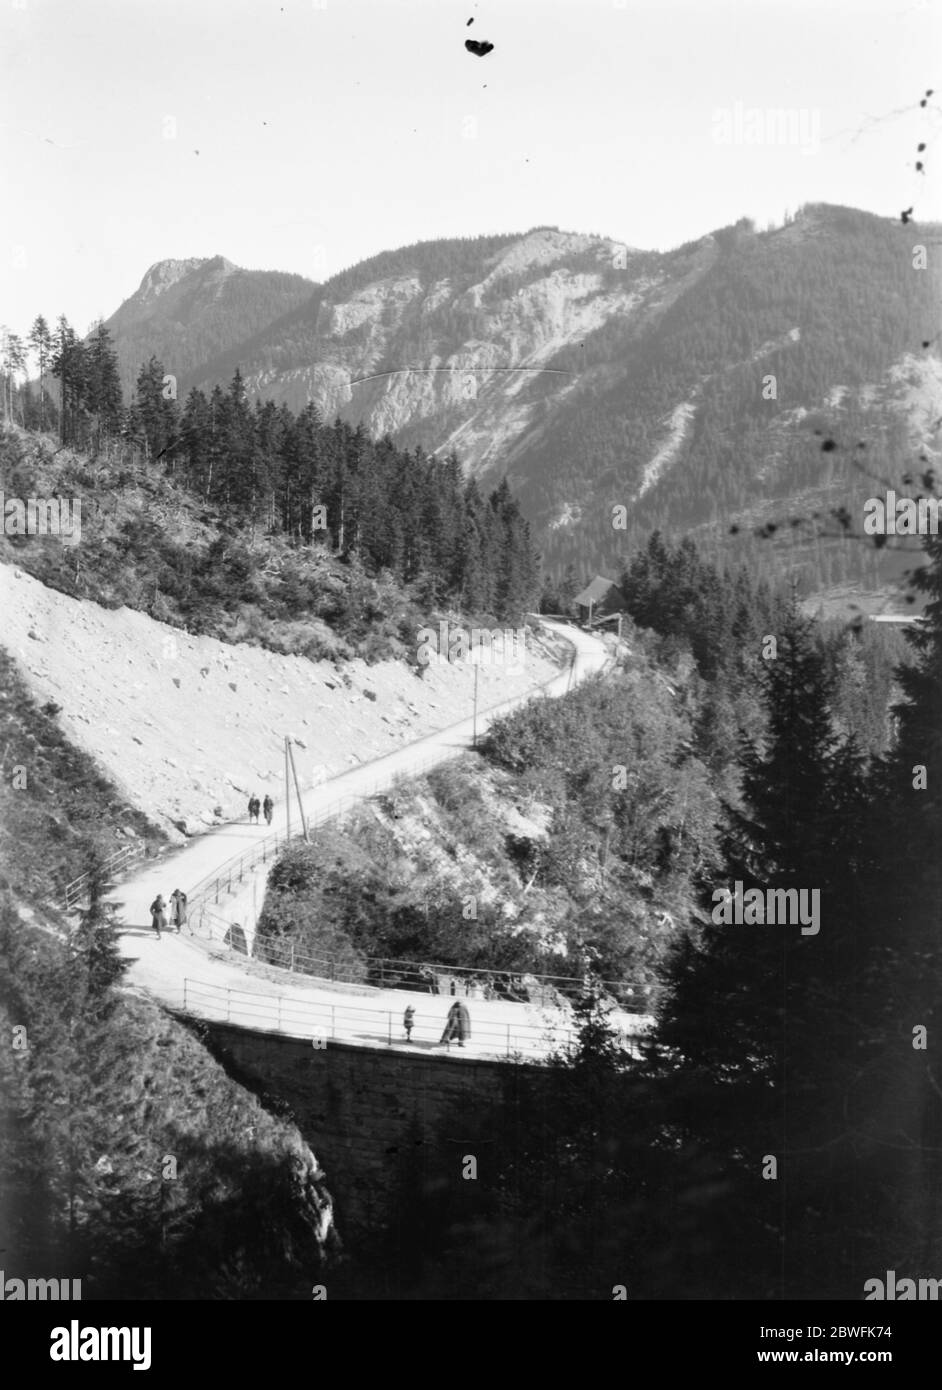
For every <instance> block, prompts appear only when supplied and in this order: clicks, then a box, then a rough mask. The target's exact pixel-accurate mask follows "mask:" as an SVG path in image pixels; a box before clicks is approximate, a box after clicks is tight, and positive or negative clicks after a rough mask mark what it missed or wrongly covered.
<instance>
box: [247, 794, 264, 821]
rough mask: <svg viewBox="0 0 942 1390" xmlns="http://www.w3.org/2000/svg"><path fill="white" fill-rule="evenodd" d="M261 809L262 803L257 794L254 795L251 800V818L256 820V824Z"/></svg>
mask: <svg viewBox="0 0 942 1390" xmlns="http://www.w3.org/2000/svg"><path fill="white" fill-rule="evenodd" d="M261 809H262V803H261V802H260V801H259V799H258V797H257V796H253V797H252V800H251V801H250V802H249V820H250V821H251V820H254V821H255V824H256V825H258V813H259V811H261Z"/></svg>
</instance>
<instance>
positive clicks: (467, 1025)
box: [441, 999, 471, 1047]
mask: <svg viewBox="0 0 942 1390" xmlns="http://www.w3.org/2000/svg"><path fill="white" fill-rule="evenodd" d="M470 1036H471V1015H470V1014H469V1013H468V1006H467V1004H462V1003H460V1002H459V1001H458V1000H457V999H456V1000H455V1002H454V1003H453V1004H452V1006H451V1008H450V1009H449V1010H448V1018H447V1019H446V1020H445V1031H444V1032H443V1033H442V1036H441V1041H442V1042H443V1043H446V1044H448V1045H450V1044H451V1040H452V1038H457V1039H458V1046H459V1047H464V1040H465V1038H470Z"/></svg>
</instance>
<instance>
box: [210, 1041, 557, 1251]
mask: <svg viewBox="0 0 942 1390" xmlns="http://www.w3.org/2000/svg"><path fill="white" fill-rule="evenodd" d="M204 1026H205V1028H206V1029H207V1035H206V1041H207V1043H208V1044H209V1046H210V1047H211V1049H212V1051H213V1052H214V1054H215V1055H216V1057H217V1058H218V1060H219V1061H220V1062H221V1063H222V1065H223V1066H225V1067H226V1069H227V1071H228V1072H229V1073H230V1075H231V1076H232V1077H233V1078H234V1079H235V1080H237V1081H239V1082H241V1084H242V1085H244V1086H246V1087H247V1088H248V1089H250V1090H252V1091H253V1092H254V1093H255V1094H256V1095H258V1096H259V1098H260V1099H261V1100H262V1101H263V1103H264V1104H265V1105H266V1106H267V1107H268V1108H275V1109H277V1110H279V1111H280V1112H281V1113H284V1109H285V1107H287V1108H288V1109H289V1110H290V1112H291V1115H292V1117H293V1119H294V1122H295V1123H296V1124H297V1126H298V1128H299V1129H300V1131H301V1133H302V1134H303V1136H304V1138H305V1141H306V1142H307V1143H309V1144H310V1146H311V1148H312V1149H313V1151H314V1153H315V1154H316V1155H317V1157H318V1159H319V1161H320V1163H321V1166H322V1168H323V1169H324V1171H325V1173H326V1175H327V1178H326V1183H327V1187H328V1190H329V1191H330V1193H331V1194H332V1196H333V1199H334V1206H335V1216H336V1221H337V1228H338V1230H339V1232H340V1234H341V1236H347V1237H352V1238H354V1239H355V1238H356V1234H357V1232H366V1231H373V1232H375V1231H376V1230H377V1229H378V1227H380V1226H387V1225H395V1223H396V1221H397V1220H398V1218H399V1215H400V1207H401V1202H402V1195H403V1193H404V1191H407V1190H408V1189H409V1188H410V1187H412V1188H415V1187H417V1186H418V1187H421V1188H423V1189H424V1190H425V1191H426V1192H432V1191H434V1190H435V1189H436V1188H439V1189H440V1188H441V1187H442V1185H443V1184H452V1183H458V1184H461V1183H463V1182H465V1181H466V1179H464V1178H463V1177H462V1168H463V1166H464V1157H465V1155H468V1154H473V1155H474V1156H475V1158H476V1159H477V1163H478V1169H479V1172H480V1177H481V1179H482V1180H484V1181H486V1174H487V1167H488V1165H489V1164H490V1163H492V1162H493V1161H494V1160H495V1159H497V1158H498V1157H499V1152H498V1148H497V1146H499V1145H500V1144H502V1143H508V1144H514V1143H516V1141H517V1139H518V1137H519V1136H518V1135H516V1134H515V1133H507V1132H505V1133H503V1134H499V1133H495V1132H494V1128H493V1119H494V1110H495V1107H497V1106H501V1107H502V1111H501V1113H502V1114H503V1116H504V1117H505V1120H504V1123H505V1125H506V1124H509V1125H510V1126H511V1128H513V1124H514V1118H513V1117H514V1116H515V1115H516V1114H517V1113H518V1112H519V1111H520V1110H521V1108H522V1109H523V1111H526V1110H527V1109H528V1108H529V1105H530V1104H532V1103H533V1101H534V1099H535V1098H540V1097H546V1098H547V1099H548V1094H549V1091H548V1086H549V1084H550V1083H551V1080H552V1078H551V1074H550V1073H549V1072H548V1071H547V1069H546V1068H543V1067H539V1066H535V1065H533V1064H528V1063H519V1064H518V1063H514V1062H506V1061H498V1060H492V1059H485V1060H479V1059H477V1058H472V1057H462V1056H460V1055H456V1054H455V1053H454V1052H453V1053H452V1054H451V1055H448V1056H443V1055H442V1054H441V1053H436V1054H435V1055H434V1056H432V1055H429V1056H423V1055H422V1054H421V1053H416V1052H414V1051H406V1050H405V1049H397V1048H396V1047H395V1046H393V1047H387V1048H376V1047H360V1046H358V1045H355V1044H350V1043H334V1042H328V1043H327V1045H326V1046H325V1047H312V1045H311V1043H310V1042H307V1043H305V1042H304V1041H302V1040H301V1039H298V1038H287V1037H285V1036H284V1035H283V1034H280V1033H265V1032H256V1031H254V1030H252V1029H247V1028H240V1027H237V1026H235V1025H233V1024H228V1023H207V1024H205V1025H204ZM524 1102H525V1103H524Z"/></svg>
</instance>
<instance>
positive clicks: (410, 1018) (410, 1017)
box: [402, 1004, 415, 1042]
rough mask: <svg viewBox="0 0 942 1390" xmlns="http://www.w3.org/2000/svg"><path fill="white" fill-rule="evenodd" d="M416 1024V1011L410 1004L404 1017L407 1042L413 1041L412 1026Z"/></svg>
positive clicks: (403, 1023)
mask: <svg viewBox="0 0 942 1390" xmlns="http://www.w3.org/2000/svg"><path fill="white" fill-rule="evenodd" d="M414 1022H415V1009H413V1007H412V1005H411V1004H410V1005H409V1006H408V1007H407V1009H406V1011H405V1013H404V1014H403V1015H402V1026H403V1028H404V1029H405V1030H406V1042H411V1041H412V1025H413V1024H414Z"/></svg>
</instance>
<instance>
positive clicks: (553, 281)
mask: <svg viewBox="0 0 942 1390" xmlns="http://www.w3.org/2000/svg"><path fill="white" fill-rule="evenodd" d="M420 259H421V258H420ZM660 259H661V258H659V257H656V256H655V257H652V256H650V255H645V254H643V253H639V252H631V251H628V249H627V248H625V247H623V246H621V245H620V244H619V243H617V242H614V241H611V240H609V239H606V238H602V237H594V236H583V235H577V234H573V233H566V232H559V231H555V230H552V229H546V228H544V229H540V230H537V231H533V232H530V233H528V234H527V235H525V236H523V237H521V238H519V239H518V240H515V241H513V242H512V243H511V245H510V246H509V247H508V248H507V249H506V250H504V251H500V252H498V253H496V254H494V255H491V256H488V257H486V258H485V259H484V260H483V261H482V263H481V265H480V266H479V267H478V268H477V270H476V273H472V274H470V275H469V274H464V275H455V276H440V277H435V278H428V277H426V276H424V275H423V274H422V273H421V271H420V270H417V272H416V273H414V274H399V275H392V276H388V277H386V278H383V279H378V280H372V281H370V282H369V283H367V284H364V285H362V286H361V287H359V288H356V289H355V290H354V291H353V292H352V293H350V294H349V295H348V297H346V298H344V299H343V300H341V301H339V302H335V301H334V300H333V299H332V298H331V297H330V291H331V285H330V284H328V285H327V286H325V287H324V292H323V295H322V296H321V297H319V298H318V302H317V308H316V312H315V313H314V314H313V316H312V321H311V322H310V323H309V325H308V326H307V330H308V331H307V333H306V335H305V339H304V342H303V344H302V343H297V344H292V346H291V348H290V349H289V350H287V351H285V350H284V348H282V349H279V348H278V346H277V345H276V344H275V343H271V344H268V345H265V346H263V347H262V348H261V350H260V353H259V356H260V357H261V358H264V357H265V356H266V355H267V356H268V357H269V358H270V360H271V365H270V366H262V365H260V364H259V363H256V364H254V365H253V364H252V363H251V362H250V363H249V365H248V366H246V365H245V364H243V371H244V372H245V375H246V385H247V387H248V389H249V391H250V392H251V393H253V394H257V395H259V396H263V397H266V398H271V399H274V400H277V401H284V402H285V403H287V404H288V405H289V406H290V407H291V408H292V409H294V410H297V409H300V408H301V407H303V405H305V404H306V403H307V401H308V400H313V401H314V402H315V403H316V404H317V406H318V408H319V409H320V410H321V412H322V414H323V415H324V416H325V418H327V419H332V418H334V417H335V416H337V415H340V416H341V418H344V419H348V420H350V421H351V422H359V421H362V422H363V423H364V424H365V425H366V426H367V428H368V429H369V430H370V432H371V433H373V434H376V435H382V434H385V433H389V434H391V435H394V436H396V437H397V438H400V439H406V440H408V441H409V442H412V441H413V440H414V441H415V442H417V443H419V442H421V443H422V444H423V446H424V447H426V448H434V449H435V451H436V452H437V453H442V454H444V453H448V452H449V451H450V450H452V449H455V450H457V451H458V453H459V455H460V457H461V459H462V462H463V463H464V465H465V467H466V468H467V469H468V471H469V472H470V473H472V474H477V475H479V474H483V473H486V472H487V471H488V470H489V469H490V468H491V467H495V466H497V465H498V464H499V463H500V462H502V461H503V460H504V459H505V458H506V455H507V451H508V449H510V448H512V446H513V445H514V444H515V443H516V442H517V441H518V440H519V439H521V438H522V437H524V436H526V435H527V434H528V433H529V432H530V431H532V430H533V429H534V428H536V427H538V426H539V425H541V424H542V423H543V422H545V421H546V420H547V418H548V417H549V416H550V415H551V414H552V412H553V410H554V409H555V408H556V407H557V406H559V405H560V404H562V403H563V402H565V401H566V400H567V398H568V397H569V396H570V394H571V393H572V392H573V391H574V390H576V389H578V388H579V386H580V383H581V384H582V385H584V384H585V383H584V380H583V378H584V377H585V376H586V362H585V359H584V353H583V352H582V345H583V344H584V342H585V340H586V339H587V338H588V337H589V335H591V334H593V333H595V332H596V331H597V330H599V329H602V328H604V327H605V326H606V325H607V324H610V323H611V322H612V321H613V320H616V321H618V322H619V323H621V324H627V323H629V322H634V321H637V323H638V325H639V327H640V324H641V323H642V322H644V321H645V318H646V315H647V317H648V318H650V316H651V313H652V312H653V311H654V310H655V309H657V308H658V307H663V306H664V304H665V302H666V301H667V298H668V294H667V291H668V289H669V288H670V285H671V279H672V277H671V275H670V273H669V271H668V270H667V269H666V268H664V267H658V266H657V265H656V264H655V263H656V262H657V261H658V260H660ZM286 359H287V360H286Z"/></svg>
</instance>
